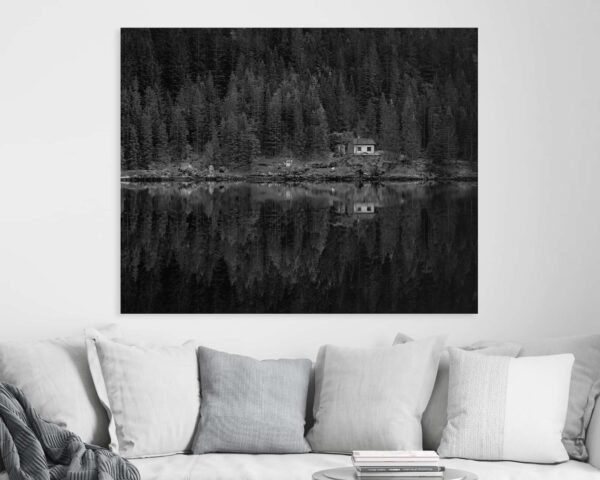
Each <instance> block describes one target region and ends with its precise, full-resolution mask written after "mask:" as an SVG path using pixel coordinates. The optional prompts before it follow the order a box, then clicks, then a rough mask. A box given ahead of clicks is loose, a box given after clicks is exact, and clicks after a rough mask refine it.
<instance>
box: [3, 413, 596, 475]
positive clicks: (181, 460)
mask: <svg viewBox="0 0 600 480" xmlns="http://www.w3.org/2000/svg"><path fill="white" fill-rule="evenodd" d="M586 443H587V447H588V450H589V453H590V462H592V463H593V464H594V465H596V467H598V468H596V467H594V466H593V465H592V464H590V463H583V462H578V461H574V460H571V461H569V462H566V463H562V464H559V465H536V464H527V463H517V462H480V461H474V460H461V459H445V460H443V461H442V463H443V464H444V465H445V466H446V467H447V468H456V469H461V470H467V471H470V472H473V473H475V474H477V476H478V478H479V480H600V408H596V410H595V412H594V415H593V417H592V423H591V425H590V428H589V431H588V439H587V442H586ZM132 462H133V463H134V464H135V465H136V466H137V467H138V469H139V470H140V473H141V475H142V478H143V479H144V480H281V479H286V480H310V479H311V477H312V474H313V473H314V472H316V471H319V470H323V469H327V468H336V467H347V466H351V461H350V457H349V456H347V455H324V454H317V453H307V454H295V455H241V454H224V453H213V454H205V455H171V456H168V457H156V458H145V459H136V460H132ZM0 480H4V479H2V478H1V477H0Z"/></svg>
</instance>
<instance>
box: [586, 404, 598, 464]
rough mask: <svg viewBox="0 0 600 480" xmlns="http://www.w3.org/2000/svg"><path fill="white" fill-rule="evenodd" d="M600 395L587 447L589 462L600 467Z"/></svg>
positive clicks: (589, 430)
mask: <svg viewBox="0 0 600 480" xmlns="http://www.w3.org/2000/svg"><path fill="white" fill-rule="evenodd" d="M599 400H600V397H598V398H597V399H596V408H594V413H593V415H592V419H591V420H590V426H589V428H588V431H587V435H586V447H587V450H588V453H589V456H590V458H589V462H590V463H591V464H592V465H594V466H595V467H596V468H598V469H600V404H599V403H598V401H599Z"/></svg>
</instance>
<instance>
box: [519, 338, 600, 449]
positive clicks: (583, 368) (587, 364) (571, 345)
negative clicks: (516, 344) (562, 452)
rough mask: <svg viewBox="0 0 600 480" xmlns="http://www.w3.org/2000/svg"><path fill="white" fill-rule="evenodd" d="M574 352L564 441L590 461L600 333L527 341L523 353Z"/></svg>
mask: <svg viewBox="0 0 600 480" xmlns="http://www.w3.org/2000/svg"><path fill="white" fill-rule="evenodd" d="M560 353H572V354H573V355H575V365H574V366H573V374H572V376H571V391H570V394H569V410H568V412H567V420H566V422H565V428H564V430H563V444H564V445H565V447H566V449H567V452H569V456H570V457H571V458H574V459H576V460H582V461H586V460H588V457H589V455H588V451H587V448H586V445H585V438H586V431H587V429H588V426H589V424H590V419H591V418H592V412H593V410H594V405H595V401H596V397H597V396H598V395H599V394H600V335H585V336H574V337H563V338H551V339H542V340H536V341H533V342H527V343H524V344H523V349H522V350H521V353H520V354H519V356H523V357H530V356H539V355H554V354H560Z"/></svg>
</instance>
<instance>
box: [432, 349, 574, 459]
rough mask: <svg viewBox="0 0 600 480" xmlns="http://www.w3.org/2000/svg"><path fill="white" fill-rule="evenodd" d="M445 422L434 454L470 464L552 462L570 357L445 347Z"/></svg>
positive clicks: (558, 445) (559, 447) (562, 452)
mask: <svg viewBox="0 0 600 480" xmlns="http://www.w3.org/2000/svg"><path fill="white" fill-rule="evenodd" d="M449 353H450V385H449V392H448V424H447V425H446V428H445V429H444V433H443V435H442V442H441V445H440V448H439V450H438V453H439V455H440V456H442V457H460V458H468V459H473V460H511V461H518V462H533V463H558V462H565V461H567V460H568V459H569V456H568V454H567V451H566V449H565V447H564V445H563V443H562V440H561V438H562V430H563V427H564V425H565V418H566V416H567V407H568V402H569V385H570V381H571V369H572V368H573V362H574V360H575V357H574V356H573V355H572V354H563V355H548V356H542V357H523V358H510V357H500V356H486V355H481V354H479V353H474V352H465V351H463V350H460V349H458V348H450V349H449Z"/></svg>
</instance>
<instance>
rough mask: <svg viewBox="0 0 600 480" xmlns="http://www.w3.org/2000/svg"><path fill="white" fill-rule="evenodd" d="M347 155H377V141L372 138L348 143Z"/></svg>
mask: <svg viewBox="0 0 600 480" xmlns="http://www.w3.org/2000/svg"><path fill="white" fill-rule="evenodd" d="M347 153H350V154H354V155H373V154H374V153H375V141H374V140H373V139H372V138H360V137H359V138H355V139H353V140H352V141H351V142H350V143H348V148H347Z"/></svg>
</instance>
